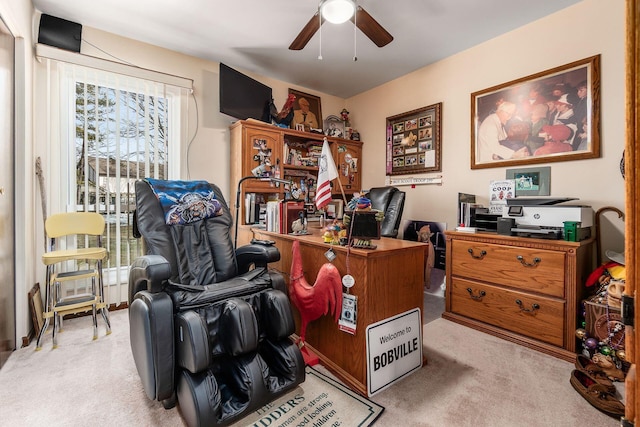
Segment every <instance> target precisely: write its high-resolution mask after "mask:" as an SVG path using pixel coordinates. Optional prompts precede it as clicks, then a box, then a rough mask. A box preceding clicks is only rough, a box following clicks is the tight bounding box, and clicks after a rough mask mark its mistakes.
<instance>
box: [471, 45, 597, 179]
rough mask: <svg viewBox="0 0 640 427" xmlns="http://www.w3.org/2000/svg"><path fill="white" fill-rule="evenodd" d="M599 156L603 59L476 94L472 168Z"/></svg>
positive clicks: (472, 122) (533, 76)
mask: <svg viewBox="0 0 640 427" xmlns="http://www.w3.org/2000/svg"><path fill="white" fill-rule="evenodd" d="M595 157H600V55H596V56H592V57H589V58H585V59H582V60H579V61H575V62H572V63H569V64H566V65H562V66H560V67H556V68H553V69H550V70H546V71H542V72H540V73H536V74H533V75H530V76H527V77H523V78H520V79H517V80H513V81H510V82H507V83H503V84H500V85H498V86H494V87H490V88H488V89H484V90H481V91H478V92H474V93H472V94H471V169H481V168H494V167H500V166H514V165H529V164H535V163H548V162H560V161H569V160H580V159H590V158H595Z"/></svg>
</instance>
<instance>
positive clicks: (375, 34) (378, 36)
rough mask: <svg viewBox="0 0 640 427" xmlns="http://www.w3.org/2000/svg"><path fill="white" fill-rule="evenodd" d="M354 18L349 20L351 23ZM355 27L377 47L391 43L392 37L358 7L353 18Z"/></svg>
mask: <svg viewBox="0 0 640 427" xmlns="http://www.w3.org/2000/svg"><path fill="white" fill-rule="evenodd" d="M353 20H354V18H351V21H352V22H353ZM355 23H356V26H357V27H358V28H359V29H360V31H362V32H363V33H364V35H365V36H367V37H369V38H370V39H371V41H372V42H374V43H375V44H376V46H378V47H383V46H386V45H388V44H389V43H391V42H392V41H393V36H392V35H391V34H389V32H388V31H387V30H385V29H384V28H383V27H382V25H380V24H379V23H378V21H376V20H375V19H373V17H372V16H371V15H369V13H367V11H366V10H364V9H363V8H362V7H360V6H358V10H357V11H356V16H355Z"/></svg>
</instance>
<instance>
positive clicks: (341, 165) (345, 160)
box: [331, 140, 362, 200]
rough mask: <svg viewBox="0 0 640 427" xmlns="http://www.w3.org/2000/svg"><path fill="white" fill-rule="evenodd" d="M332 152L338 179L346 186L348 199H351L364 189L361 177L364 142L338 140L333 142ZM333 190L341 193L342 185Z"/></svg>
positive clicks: (345, 190) (343, 186)
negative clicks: (355, 193)
mask: <svg viewBox="0 0 640 427" xmlns="http://www.w3.org/2000/svg"><path fill="white" fill-rule="evenodd" d="M331 154H332V155H333V159H334V160H335V162H336V168H337V170H338V179H339V180H340V183H341V184H342V188H344V192H345V194H346V196H347V200H349V199H350V196H351V195H353V193H354V192H356V191H360V190H361V189H362V188H361V177H360V168H361V167H362V144H361V143H360V142H355V141H354V142H351V141H345V140H337V141H335V142H334V143H333V144H332V150H331ZM333 192H334V193H339V192H340V185H337V186H334V187H333Z"/></svg>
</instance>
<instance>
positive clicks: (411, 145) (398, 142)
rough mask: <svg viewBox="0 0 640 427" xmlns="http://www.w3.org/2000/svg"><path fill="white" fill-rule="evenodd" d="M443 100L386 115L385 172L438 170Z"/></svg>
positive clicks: (393, 173)
mask: <svg viewBox="0 0 640 427" xmlns="http://www.w3.org/2000/svg"><path fill="white" fill-rule="evenodd" d="M441 116H442V103H441V102H439V103H437V104H433V105H428V106H426V107H422V108H418V109H415V110H411V111H407V112H405V113H402V114H397V115H395V116H390V117H387V119H386V128H387V139H386V141H387V153H386V155H387V164H386V172H387V175H402V174H409V173H427V172H440V171H441V170H442V166H441V158H442V154H441V139H442V135H441V124H442V117H441Z"/></svg>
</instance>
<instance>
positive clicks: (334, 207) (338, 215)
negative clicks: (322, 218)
mask: <svg viewBox="0 0 640 427" xmlns="http://www.w3.org/2000/svg"><path fill="white" fill-rule="evenodd" d="M325 212H326V217H327V219H342V217H343V216H344V201H343V200H341V199H333V200H331V201H330V202H329V203H327V206H326V207H325Z"/></svg>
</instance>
